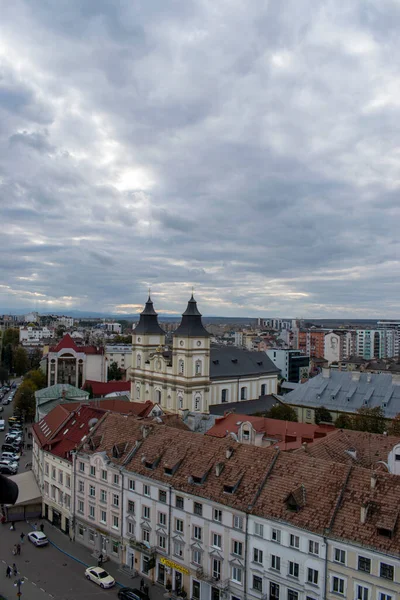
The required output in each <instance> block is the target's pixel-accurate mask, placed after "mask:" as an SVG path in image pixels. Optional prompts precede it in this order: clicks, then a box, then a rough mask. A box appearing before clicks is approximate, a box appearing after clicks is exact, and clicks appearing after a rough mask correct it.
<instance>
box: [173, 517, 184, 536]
mask: <svg viewBox="0 0 400 600" xmlns="http://www.w3.org/2000/svg"><path fill="white" fill-rule="evenodd" d="M175 531H178V532H179V533H183V521H182V519H175Z"/></svg>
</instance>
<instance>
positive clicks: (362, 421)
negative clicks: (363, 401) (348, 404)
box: [353, 406, 386, 433]
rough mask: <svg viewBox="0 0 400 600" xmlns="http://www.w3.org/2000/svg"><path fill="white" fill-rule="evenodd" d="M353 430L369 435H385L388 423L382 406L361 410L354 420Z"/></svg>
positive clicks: (366, 407) (365, 407)
mask: <svg viewBox="0 0 400 600" xmlns="http://www.w3.org/2000/svg"><path fill="white" fill-rule="evenodd" d="M353 429H356V430H357V431H368V432H369V433H383V432H384V431H386V421H385V415H384V413H383V410H382V409H381V407H380V406H375V408H368V406H363V407H362V408H359V409H358V411H357V412H356V414H355V415H354V419H353Z"/></svg>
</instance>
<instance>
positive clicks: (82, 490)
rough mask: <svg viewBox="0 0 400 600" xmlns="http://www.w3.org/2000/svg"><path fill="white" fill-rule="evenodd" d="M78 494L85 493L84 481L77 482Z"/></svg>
mask: <svg viewBox="0 0 400 600" xmlns="http://www.w3.org/2000/svg"><path fill="white" fill-rule="evenodd" d="M78 492H79V493H80V494H84V493H85V482H84V481H82V479H80V480H79V481H78Z"/></svg>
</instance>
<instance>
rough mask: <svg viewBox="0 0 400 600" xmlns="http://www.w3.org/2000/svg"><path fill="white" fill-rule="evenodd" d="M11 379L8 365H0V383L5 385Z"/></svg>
mask: <svg viewBox="0 0 400 600" xmlns="http://www.w3.org/2000/svg"><path fill="white" fill-rule="evenodd" d="M9 379H10V373H9V372H8V369H6V367H3V366H0V383H1V385H4V384H5V383H6V381H8V380H9Z"/></svg>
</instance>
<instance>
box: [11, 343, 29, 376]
mask: <svg viewBox="0 0 400 600" xmlns="http://www.w3.org/2000/svg"><path fill="white" fill-rule="evenodd" d="M13 363H14V372H15V374H16V375H17V376H18V377H19V376H20V375H25V373H26V372H27V370H28V369H29V358H28V353H27V351H26V350H25V348H23V347H22V346H18V348H16V349H15V351H14V356H13Z"/></svg>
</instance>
